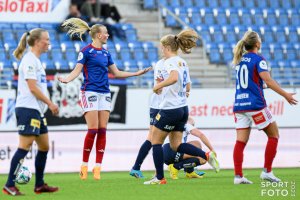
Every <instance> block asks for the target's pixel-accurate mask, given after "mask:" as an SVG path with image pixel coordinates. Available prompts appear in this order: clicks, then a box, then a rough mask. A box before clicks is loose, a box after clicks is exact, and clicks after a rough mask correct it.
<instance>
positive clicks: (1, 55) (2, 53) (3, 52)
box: [0, 49, 6, 62]
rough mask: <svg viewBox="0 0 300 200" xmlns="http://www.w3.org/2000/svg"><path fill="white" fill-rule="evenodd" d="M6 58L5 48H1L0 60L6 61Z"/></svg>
mask: <svg viewBox="0 0 300 200" xmlns="http://www.w3.org/2000/svg"><path fill="white" fill-rule="evenodd" d="M4 60H6V53H5V51H4V49H0V61H1V62H2V61H4Z"/></svg>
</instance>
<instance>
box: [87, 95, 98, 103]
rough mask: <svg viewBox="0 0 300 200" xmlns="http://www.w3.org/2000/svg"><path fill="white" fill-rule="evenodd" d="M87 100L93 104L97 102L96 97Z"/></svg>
mask: <svg viewBox="0 0 300 200" xmlns="http://www.w3.org/2000/svg"><path fill="white" fill-rule="evenodd" d="M88 100H89V101H90V102H95V101H97V97H96V96H90V97H89V98H88Z"/></svg>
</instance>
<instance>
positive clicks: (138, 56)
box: [133, 49, 145, 60]
mask: <svg viewBox="0 0 300 200" xmlns="http://www.w3.org/2000/svg"><path fill="white" fill-rule="evenodd" d="M133 55H134V59H135V60H143V59H145V54H144V50H143V49H135V50H134V51H133Z"/></svg>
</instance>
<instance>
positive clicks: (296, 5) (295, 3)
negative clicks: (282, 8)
mask: <svg viewBox="0 0 300 200" xmlns="http://www.w3.org/2000/svg"><path fill="white" fill-rule="evenodd" d="M291 3H292V5H293V7H294V8H300V1H299V0H291Z"/></svg>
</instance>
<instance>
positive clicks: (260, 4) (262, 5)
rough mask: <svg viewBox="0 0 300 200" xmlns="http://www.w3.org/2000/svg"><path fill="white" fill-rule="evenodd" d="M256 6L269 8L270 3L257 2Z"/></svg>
mask: <svg viewBox="0 0 300 200" xmlns="http://www.w3.org/2000/svg"><path fill="white" fill-rule="evenodd" d="M256 5H257V7H258V8H267V7H268V1H267V0H264V1H261V0H256Z"/></svg>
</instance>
